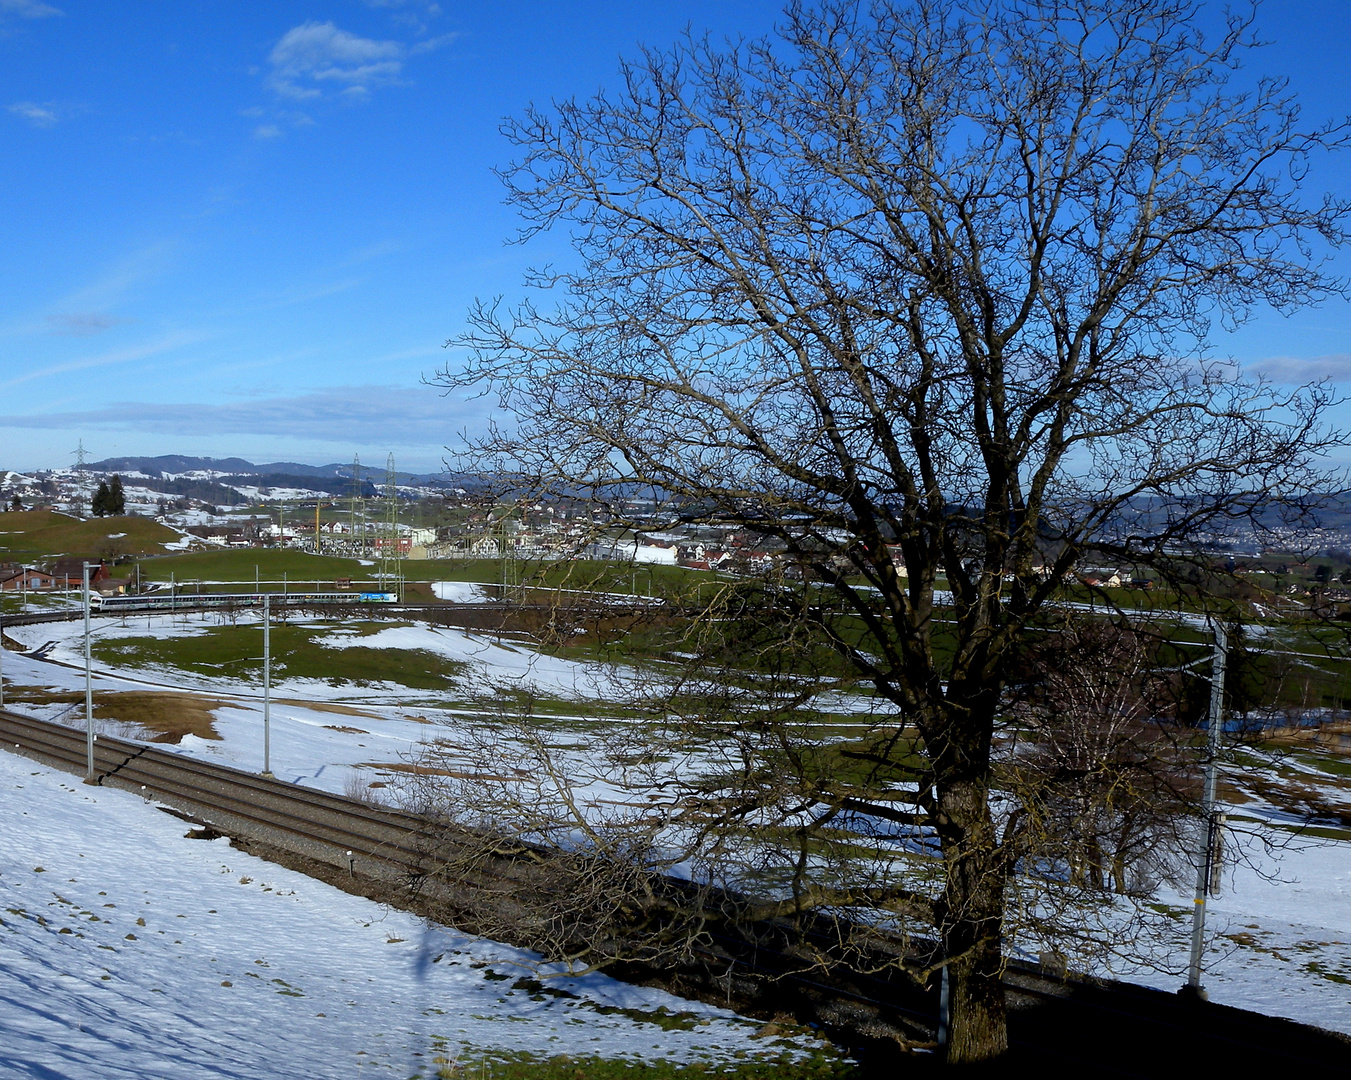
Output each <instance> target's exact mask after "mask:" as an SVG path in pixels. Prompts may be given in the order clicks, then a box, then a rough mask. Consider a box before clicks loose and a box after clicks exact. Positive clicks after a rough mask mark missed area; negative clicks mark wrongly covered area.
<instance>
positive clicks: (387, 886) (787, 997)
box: [0, 710, 1351, 1077]
mask: <svg viewBox="0 0 1351 1080" xmlns="http://www.w3.org/2000/svg"><path fill="white" fill-rule="evenodd" d="M0 748H3V749H5V750H7V751H10V752H15V753H21V754H24V755H26V756H29V757H32V758H35V759H37V760H40V761H43V762H46V763H49V764H52V765H55V766H57V767H59V768H62V769H65V770H67V771H70V772H72V773H76V774H77V775H84V774H85V772H86V764H87V761H86V741H85V733H84V732H83V731H82V730H76V729H72V728H68V727H63V726H61V725H58V724H52V723H48V722H46V721H42V720H37V719H34V718H32V717H28V716H25V715H23V714H21V713H15V712H10V711H4V710H0ZM94 766H95V775H94V781H93V782H94V783H98V784H102V785H104V786H109V787H118V788H124V789H127V790H130V791H133V792H137V793H140V794H143V795H144V796H146V797H147V798H152V799H154V800H155V801H156V802H157V803H159V804H162V805H164V806H166V807H169V808H171V809H172V810H173V811H175V812H177V813H179V814H180V815H181V816H183V817H185V818H186V819H187V820H189V821H191V822H194V823H197V824H200V825H204V826H209V827H210V828H212V829H213V830H215V831H217V832H219V833H221V834H225V835H230V836H233V837H237V838H243V839H245V840H248V841H256V842H261V843H263V844H265V845H267V846H269V847H270V848H273V849H276V850H280V851H283V852H290V853H293V854H295V855H298V856H301V857H302V858H304V859H307V860H311V861H313V862H317V863H320V864H323V865H325V866H327V867H329V868H331V870H333V871H334V872H336V873H337V874H338V875H339V876H342V875H351V876H352V878H353V879H361V881H362V882H366V883H373V884H375V885H378V886H379V888H378V889H377V890H376V893H377V894H378V895H379V896H380V897H381V898H382V899H385V900H386V901H389V902H396V900H397V898H398V897H403V899H404V900H405V901H406V902H407V906H414V907H415V906H416V905H415V904H414V903H413V902H412V901H414V900H415V899H416V898H417V896H419V895H421V896H422V897H424V898H425V897H427V896H428V895H435V894H438V893H439V894H440V895H441V896H442V897H445V896H449V895H451V894H456V893H464V892H472V893H474V894H475V895H478V896H486V897H488V899H489V901H491V900H492V899H493V898H498V899H501V898H503V897H506V898H511V897H513V896H515V895H516V894H517V893H519V892H520V891H521V890H528V889H529V888H530V887H531V883H530V877H529V869H528V866H525V867H524V868H520V867H513V866H512V865H511V861H510V860H509V859H504V860H502V863H501V865H499V866H498V867H497V868H496V869H495V870H494V869H492V868H488V869H486V870H484V871H482V872H481V873H480V874H479V875H478V877H477V879H476V880H467V879H463V878H461V879H455V880H446V879H445V878H444V877H443V876H441V875H440V874H439V873H438V870H439V868H440V867H443V866H444V865H445V860H444V859H443V858H442V856H443V855H444V854H445V849H444V845H445V844H446V843H447V832H446V830H445V829H438V828H436V827H434V826H431V825H430V823H429V822H428V821H427V819H425V818H421V817H419V816H417V815H413V814H407V813H403V812H401V811H397V810H392V809H386V808H381V807H375V806H370V805H367V804H365V803H361V802H357V801H354V800H351V799H346V798H343V797H341V796H338V795H332V794H329V793H327V792H323V791H318V790H315V789H312V788H305V787H302V786H299V785H296V784H289V783H286V782H283V781H280V780H276V779H273V778H269V777H263V776H259V775H256V774H253V773H248V772H244V771H243V770H239V769H234V768H230V767H228V766H223V765H218V764H214V763H211V762H205V761H200V760H196V759H193V758H190V757H187V756H185V755H182V754H177V753H174V752H172V751H168V750H165V749H163V748H161V747H158V746H155V745H154V744H147V743H140V742H133V741H130V740H126V739H119V738H114V737H111V736H107V735H99V736H98V738H97V740H96V742H95V752H94ZM438 845H439V848H438ZM522 862H524V861H522ZM330 879H332V876H331V875H330ZM358 891H366V892H367V893H368V895H372V893H371V892H370V890H369V889H366V888H361V889H358ZM458 900H459V902H460V903H461V904H463V902H464V898H463V896H460V897H459V898H458ZM742 929H743V930H744V929H745V928H744V927H743V928H742ZM752 931H753V932H751V933H749V934H748V933H732V932H729V931H727V930H720V929H717V928H713V929H712V930H711V932H710V933H709V934H708V935H707V940H708V942H709V943H710V946H711V947H712V948H711V951H708V952H707V953H706V955H705V957H704V960H705V961H706V963H705V964H703V965H693V964H692V965H688V970H685V969H681V970H679V971H665V972H653V971H644V970H642V968H641V966H640V965H634V966H631V967H630V969H629V970H628V971H626V972H621V974H628V975H630V976H634V977H638V978H640V979H642V980H643V981H664V982H665V984H666V985H670V986H671V987H672V988H674V989H677V990H678V991H683V992H686V993H690V992H695V993H698V994H699V995H700V996H703V997H705V998H707V999H709V1000H713V1001H716V1002H718V1003H720V1004H721V1003H729V1004H733V1005H735V1006H737V1007H739V1008H742V1009H748V1010H750V1011H753V1012H758V1013H760V1014H761V1015H770V1016H772V1015H774V1014H775V1013H777V1012H784V1011H787V1012H790V1013H792V1014H793V1015H795V1016H797V1017H798V1018H799V1019H814V1020H815V1022H818V1023H820V1024H821V1025H822V1026H823V1027H825V1028H827V1029H828V1030H829V1031H830V1032H831V1034H832V1036H833V1037H835V1038H836V1039H837V1040H838V1041H842V1042H843V1043H845V1044H846V1045H849V1046H850V1047H851V1049H853V1050H854V1052H855V1054H856V1055H857V1056H858V1057H859V1058H860V1059H861V1060H862V1061H863V1062H864V1064H865V1069H866V1071H867V1072H869V1073H871V1074H873V1075H878V1076H880V1075H883V1074H884V1073H885V1074H887V1075H894V1074H895V1072H896V1071H897V1069H898V1067H900V1066H898V1063H897V1058H896V1053H897V1049H898V1048H897V1043H896V1041H895V1039H896V1037H897V1036H898V1035H900V1036H901V1037H902V1038H903V1040H905V1041H909V1042H911V1043H922V1042H923V1041H924V1039H925V1037H926V1036H927V1035H928V1034H929V1033H930V1032H932V1031H933V1029H934V1027H935V1022H936V1013H937V1005H938V1002H937V994H936V991H935V990H934V989H930V990H924V989H922V988H918V987H916V986H914V985H913V984H912V983H910V982H909V981H908V980H907V979H905V977H904V976H903V975H900V974H899V973H895V972H893V973H890V974H861V973H858V972H855V971H848V970H840V971H831V972H820V971H810V972H808V971H803V970H802V969H801V965H800V962H799V960H798V959H797V958H796V957H795V956H794V955H792V950H791V947H790V945H789V944H788V939H787V935H786V934H785V932H784V929H783V927H782V926H773V925H766V926H764V927H762V928H759V930H758V931H757V930H755V928H752ZM811 934H812V931H811V930H809V931H808V935H809V936H811ZM830 936H831V935H830V934H829V933H828V932H826V931H823V932H822V934H821V942H822V944H825V943H827V942H828V940H829V938H830ZM1005 981H1006V989H1007V991H1008V996H1009V1002H1010V1041H1011V1044H1012V1052H1013V1055H1014V1058H1015V1059H1022V1060H1026V1061H1035V1062H1036V1063H1038V1064H1041V1065H1045V1064H1051V1063H1054V1064H1056V1065H1057V1066H1058V1067H1060V1068H1063V1069H1076V1070H1078V1071H1079V1072H1081V1073H1082V1074H1083V1075H1085V1076H1103V1077H1157V1076H1161V1075H1171V1074H1172V1071H1173V1069H1174V1068H1175V1067H1176V1064H1177V1063H1178V1062H1180V1061H1182V1060H1185V1059H1187V1058H1188V1057H1193V1056H1195V1055H1201V1056H1202V1057H1203V1058H1204V1059H1206V1060H1208V1061H1209V1062H1210V1064H1211V1065H1212V1067H1213V1068H1219V1069H1222V1070H1223V1069H1228V1070H1229V1071H1230V1072H1232V1073H1233V1074H1234V1075H1259V1074H1261V1073H1263V1072H1268V1071H1275V1070H1289V1069H1292V1068H1299V1069H1302V1070H1309V1069H1317V1070H1318V1075H1320V1076H1341V1075H1346V1076H1351V1040H1348V1039H1347V1038H1345V1037H1344V1036H1340V1035H1337V1034H1336V1033H1332V1032H1325V1031H1321V1030H1319V1029H1316V1028H1309V1027H1306V1026H1304V1025H1300V1024H1296V1023H1294V1022H1292V1021H1287V1020H1281V1019H1279V1018H1271V1017H1265V1016H1259V1015H1257V1014H1254V1013H1249V1012H1244V1011H1242V1010H1238V1009H1231V1008H1226V1007H1224V1006H1216V1005H1197V1004H1192V1003H1186V1002H1183V1001H1181V1000H1179V999H1178V998H1177V997H1176V996H1174V995H1171V994H1165V993H1162V992H1160V991H1154V990H1150V989H1147V988H1144V987H1138V986H1131V985H1128V984H1117V983H1101V982H1092V981H1086V980H1076V979H1064V978H1059V977H1055V976H1052V975H1048V974H1047V973H1046V972H1044V971H1042V970H1041V969H1040V968H1038V967H1037V966H1035V965H1026V964H1017V963H1011V964H1010V965H1009V969H1008V974H1007V977H1006V980H1005ZM879 1031H881V1032H883V1034H881V1035H880V1036H879V1035H878V1032H879ZM888 1032H889V1034H888ZM933 1065H936V1056H935V1055H931V1054H930V1055H923V1054H921V1055H909V1056H907V1057H906V1064H905V1065H904V1066H903V1068H905V1069H906V1071H907V1072H909V1073H916V1074H919V1075H924V1074H925V1073H927V1071H928V1069H929V1067H931V1066H933Z"/></svg>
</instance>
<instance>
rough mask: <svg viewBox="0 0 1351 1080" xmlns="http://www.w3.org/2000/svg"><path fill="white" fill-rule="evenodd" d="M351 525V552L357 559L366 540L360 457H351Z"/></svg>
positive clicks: (356, 455) (357, 455) (358, 455)
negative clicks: (358, 531) (359, 527)
mask: <svg viewBox="0 0 1351 1080" xmlns="http://www.w3.org/2000/svg"><path fill="white" fill-rule="evenodd" d="M358 521H360V522H361V532H360V534H359V536H360V539H358V533H357V522H358ZM351 525H352V551H353V553H354V554H355V555H357V556H358V557H359V556H360V555H361V554H362V548H363V547H364V546H365V539H366V509H365V506H364V505H363V502H362V498H361V455H360V454H353V455H352V504H351Z"/></svg>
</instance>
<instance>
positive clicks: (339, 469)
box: [85, 454, 463, 492]
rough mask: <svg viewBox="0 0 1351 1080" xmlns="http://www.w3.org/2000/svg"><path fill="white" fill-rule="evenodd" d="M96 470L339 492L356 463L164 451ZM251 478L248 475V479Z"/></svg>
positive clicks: (400, 477) (413, 481) (415, 479)
mask: <svg viewBox="0 0 1351 1080" xmlns="http://www.w3.org/2000/svg"><path fill="white" fill-rule="evenodd" d="M85 467H86V468H87V469H91V470H93V471H95V472H138V473H143V474H144V475H146V476H153V477H159V476H162V475H163V474H164V473H186V472H210V473H216V474H217V476H216V477H215V478H216V479H218V480H220V481H221V482H223V483H227V484H229V483H233V484H240V483H247V482H249V481H250V480H251V481H252V482H253V483H254V484H255V485H256V486H258V487H301V486H309V487H312V488H313V489H314V490H317V491H327V492H335V491H338V490H339V487H338V486H337V485H335V484H334V481H341V482H342V483H343V484H346V485H348V487H347V488H343V489H341V490H350V485H351V482H352V463H351V462H350V461H346V462H335V463H333V464H330V465H305V464H303V463H301V462H298V461H272V462H268V463H266V464H263V465H255V464H254V463H253V462H251V461H245V460H244V459H243V458H237V457H228V458H210V457H188V456H185V455H183V454H162V455H160V456H159V457H112V458H105V459H103V460H102V461H91V462H90V463H89V464H88V465H86V466H85ZM395 477H396V479H397V482H398V483H400V484H406V485H410V486H417V487H454V486H456V485H457V484H459V483H462V482H463V479H462V478H459V477H456V476H454V475H452V474H449V473H408V472H397V471H396V473H395ZM246 478H247V479H246ZM306 479H309V480H326V481H328V482H327V483H319V484H310V485H305V484H304V483H303V481H304V480H306ZM361 479H362V481H363V483H364V484H372V485H375V486H377V487H378V486H381V485H382V484H383V482H384V479H385V470H384V469H383V468H373V467H368V466H365V465H363V466H361Z"/></svg>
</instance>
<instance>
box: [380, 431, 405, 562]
mask: <svg viewBox="0 0 1351 1080" xmlns="http://www.w3.org/2000/svg"><path fill="white" fill-rule="evenodd" d="M384 533H385V535H384V537H383V538H382V539H381V541H380V576H381V578H383V579H384V582H385V584H386V586H388V584H389V582H390V580H391V579H392V578H397V577H398V570H399V566H400V561H399V560H400V559H401V557H402V556H401V554H400V551H399V478H398V474H397V473H396V472H395V471H394V455H393V454H390V455H389V458H388V459H387V460H386V462H385V527H384Z"/></svg>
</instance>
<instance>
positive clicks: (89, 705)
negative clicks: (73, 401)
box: [81, 444, 98, 784]
mask: <svg viewBox="0 0 1351 1080" xmlns="http://www.w3.org/2000/svg"><path fill="white" fill-rule="evenodd" d="M81 445H83V444H81ZM97 565H98V564H97V563H85V564H84V567H83V570H82V576H83V579H84V581H83V584H84V743H85V757H86V765H87V766H88V767H87V768H86V770H85V778H84V779H85V783H87V784H92V783H93V782H94V680H93V673H92V670H91V668H92V660H91V654H90V649H89V568H90V567H91V566H97Z"/></svg>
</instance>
